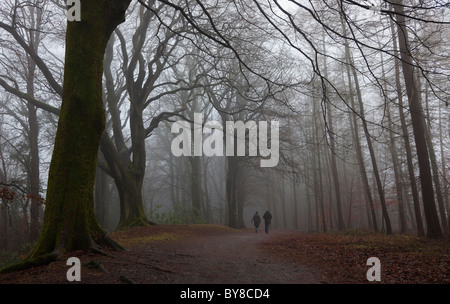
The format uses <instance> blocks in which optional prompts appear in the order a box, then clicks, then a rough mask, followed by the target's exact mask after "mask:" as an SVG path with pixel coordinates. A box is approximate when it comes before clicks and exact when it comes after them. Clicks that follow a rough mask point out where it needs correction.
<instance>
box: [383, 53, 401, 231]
mask: <svg viewBox="0 0 450 304" xmlns="http://www.w3.org/2000/svg"><path fill="white" fill-rule="evenodd" d="M381 70H382V76H383V79H384V80H385V82H384V83H385V87H384V90H385V92H387V88H386V81H387V80H386V75H385V72H384V61H383V58H381ZM385 102H386V116H387V119H388V126H389V146H390V152H391V158H392V167H393V168H394V178H395V189H396V194H397V204H398V216H399V222H400V233H405V232H406V230H407V227H406V225H407V224H406V216H405V208H404V205H403V191H402V182H403V178H402V174H401V167H400V164H399V162H398V153H397V147H396V142H395V138H394V130H393V128H394V124H393V123H392V117H391V109H390V104H389V100H386V101H385Z"/></svg>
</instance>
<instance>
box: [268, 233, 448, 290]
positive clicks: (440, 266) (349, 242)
mask: <svg viewBox="0 0 450 304" xmlns="http://www.w3.org/2000/svg"><path fill="white" fill-rule="evenodd" d="M264 246H266V247H267V249H269V250H270V251H271V252H272V253H273V254H274V255H278V256H279V257H280V258H289V259H294V260H296V261H297V262H298V263H303V264H305V263H308V264H313V265H316V266H317V267H319V268H320V269H322V270H323V272H325V273H326V275H327V276H328V277H329V278H330V280H331V281H334V282H335V283H352V284H353V283H354V284H359V283H373V282H369V281H368V280H367V277H366V273H367V271H368V270H369V268H370V266H367V265H366V262H367V259H368V258H369V257H377V258H379V260H380V262H381V282H379V283H382V284H415V283H420V284H424V283H425V284H427V283H440V284H445V283H447V284H448V283H450V249H449V248H450V241H449V239H448V236H447V238H446V239H441V240H431V239H427V238H419V237H415V236H405V235H392V236H386V235H382V234H375V233H369V232H367V233H356V234H353V233H344V234H337V233H330V234H319V233H317V234H301V235H296V236H292V237H291V238H286V239H283V240H279V241H278V242H276V243H273V244H269V243H266V244H264Z"/></svg>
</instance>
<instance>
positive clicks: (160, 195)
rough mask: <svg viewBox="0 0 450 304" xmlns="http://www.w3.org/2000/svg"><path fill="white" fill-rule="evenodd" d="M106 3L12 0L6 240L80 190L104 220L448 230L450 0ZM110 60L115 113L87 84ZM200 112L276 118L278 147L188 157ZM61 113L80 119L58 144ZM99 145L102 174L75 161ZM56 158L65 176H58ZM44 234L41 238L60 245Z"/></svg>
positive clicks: (23, 234) (0, 40)
mask: <svg viewBox="0 0 450 304" xmlns="http://www.w3.org/2000/svg"><path fill="white" fill-rule="evenodd" d="M96 2H99V3H98V4H89V5H90V6H92V8H90V9H91V10H90V11H89V12H92V13H87V12H88V11H86V10H87V8H86V9H84V8H83V5H84V4H85V5H88V4H87V3H88V2H86V1H81V3H82V9H81V10H82V11H81V20H82V21H81V22H73V23H70V22H69V23H67V20H66V19H65V17H66V6H65V3H64V1H55V0H53V1H50V0H39V1H38V0H33V1H27V2H24V1H14V0H4V1H2V2H1V4H0V16H1V17H0V20H1V21H0V45H1V53H0V85H1V87H2V89H0V160H1V166H0V182H1V187H2V189H3V191H0V197H1V201H0V250H11V251H13V250H18V249H19V248H21V246H23V245H24V244H27V243H33V242H35V241H37V240H38V238H39V237H40V235H41V227H42V225H43V223H45V222H46V221H56V222H58V221H59V222H58V223H61V222H62V221H65V220H67V219H65V217H58V219H56V217H53V216H50V215H49V216H48V218H47V217H46V218H45V219H44V211H47V209H49V206H50V205H54V204H59V203H61V204H62V205H61V206H72V205H70V200H71V199H72V197H76V196H77V195H76V193H80V195H79V196H80V197H81V198H77V199H80V200H83V204H85V205H83V206H84V207H83V208H85V210H87V212H86V214H89V213H90V210H91V209H92V211H94V210H95V219H96V221H97V222H98V224H99V225H100V227H101V228H102V230H104V231H113V230H115V229H126V228H128V227H133V226H139V225H148V224H153V223H170V224H181V223H193V222H195V223H212V224H220V225H227V226H231V227H235V228H242V227H245V226H250V221H251V215H252V214H253V213H254V212H255V211H260V212H263V211H265V210H266V209H269V210H270V211H271V213H272V214H273V216H274V219H273V221H272V225H273V228H275V229H284V228H288V229H299V230H304V231H324V232H326V231H330V230H344V229H370V230H374V231H379V232H383V233H387V234H392V233H413V234H418V235H427V236H429V237H440V236H442V235H443V233H444V232H446V231H448V229H449V221H450V216H449V211H450V206H449V181H448V172H447V171H448V170H449V168H448V164H449V148H450V138H449V136H450V115H449V114H450V113H449V110H448V107H447V106H448V104H447V103H448V100H449V93H450V88H449V83H450V82H449V77H450V71H449V70H450V58H449V52H448V50H449V48H450V28H449V26H450V25H449V22H450V20H449V16H450V13H449V7H448V3H446V2H444V1H420V2H419V1H406V0H405V1H401V0H391V1H378V0H371V1H350V0H343V1H336V0H323V1H302V0H297V1H265V0H254V1H223V0H215V1H199V0H197V1H165V0H159V1H152V0H150V1H144V0H142V1H131V3H130V1H124V0H114V1H109V2H110V3H114V5H112V7H111V8H108V7H107V8H106V9H110V11H111V12H112V15H111V16H112V17H111V16H110V15H108V17H105V16H103V17H100V16H98V15H95V9H94V6H96V8H101V5H106V4H105V3H106V2H107V1H106V2H105V1H96ZM109 2H108V3H109ZM118 7H120V10H122V11H121V12H122V13H123V12H125V16H124V19H123V18H122V17H123V16H119V14H118V15H117V16H115V15H113V13H116V12H118V13H120V12H119V11H120V10H119V9H118ZM83 18H84V19H83ZM96 18H97V19H101V18H110V19H108V20H106V21H105V24H106V23H107V22H110V21H111V22H110V23H111V24H109V23H107V24H108V28H107V30H108V31H110V32H111V33H112V34H111V35H110V36H109V35H107V36H106V37H105V39H106V38H107V39H106V40H105V45H104V46H101V45H100V46H99V47H98V50H99V53H98V54H97V53H96V52H97V49H93V48H94V47H95V46H92V43H91V46H90V47H91V48H92V49H90V51H92V54H94V53H95V54H97V56H102V57H103V58H104V59H103V61H102V63H101V64H100V65H99V66H98V67H99V68H98V69H97V70H95V71H93V70H92V71H91V70H90V67H93V66H95V64H96V63H97V61H95V60H94V59H93V58H94V57H93V56H94V55H92V56H91V55H89V54H90V53H89V52H87V53H83V52H76V51H74V50H75V49H77V48H78V50H79V49H82V48H83V47H85V49H84V50H89V49H88V45H89V43H90V42H89V39H92V41H100V40H101V39H100V38H99V39H97V40H94V38H89V37H90V36H89V35H90V34H93V33H95V34H99V33H100V30H96V29H98V28H97V27H95V26H93V25H92V26H91V23H92V24H93V21H92V20H96ZM114 18H115V19H114ZM102 21H104V20H102ZM90 22H91V23H90ZM75 23H76V24H75ZM90 26H91V27H90ZM99 28H100V27H99ZM108 31H105V33H108ZM66 33H67V35H66ZM69 33H71V35H69ZM80 33H84V34H80ZM88 33H89V35H88ZM72 40H73V41H72ZM106 41H107V43H106ZM70 43H72V44H70ZM83 43H85V44H86V45H85V46H83ZM103 49H104V52H103ZM100 50H101V52H100ZM77 56H78V57H77ZM83 56H85V57H83ZM89 56H91V57H89ZM69 58H70V62H69V60H68V59H69ZM86 58H88V59H89V58H91V59H92V61H91V60H86ZM99 58H101V57H99ZM65 64H66V65H65ZM69 68H70V69H69ZM101 68H102V69H103V70H101ZM77 69H78V70H77ZM88 71H89V72H88ZM69 72H70V73H72V74H70V75H72V76H71V78H69ZM95 73H101V76H102V77H101V78H102V82H101V92H99V94H98V99H99V100H100V99H101V101H102V103H101V104H102V105H103V108H104V109H105V111H104V114H103V110H101V109H100V108H93V107H90V105H91V104H94V102H93V101H92V102H86V103H84V100H87V99H89V98H92V99H93V100H94V99H95V98H97V97H96V96H97V95H96V93H95V94H93V93H92V92H95V91H94V89H93V88H89V89H87V88H88V87H89V81H88V80H89V79H95V77H94V76H93V75H97V74H95ZM90 77H91V78H90ZM97 78H98V77H97ZM68 79H70V81H69V80H68ZM99 79H100V78H99ZM64 80H65V83H64ZM84 80H86V81H85V84H84V85H85V86H82V85H79V83H81V82H83V81H84ZM91 83H92V82H91ZM91 89H92V90H93V91H90V90H91ZM65 90H66V91H65ZM69 90H71V91H70V92H71V94H72V95H70V96H71V98H72V97H73V98H72V99H70V98H69V97H68V96H69V93H67V92H69ZM94 95H95V96H94ZM65 98H66V99H67V100H69V99H70V100H72V101H71V102H67V106H65V107H61V105H62V104H64V103H65ZM77 105H78V106H77ZM93 113H96V114H95V115H99V116H97V117H100V120H95V119H94V118H92V120H90V119H91V118H90V117H91V114H93ZM195 113H202V114H201V117H200V119H201V121H202V123H203V124H204V123H206V122H207V121H217V122H218V123H220V124H221V125H225V123H226V122H227V121H241V122H243V123H246V122H249V121H268V122H269V121H276V122H277V123H278V124H279V162H278V164H277V165H276V166H274V167H261V166H260V162H261V160H262V157H261V155H259V154H258V155H256V156H250V155H249V153H247V154H245V155H244V156H237V154H234V156H227V154H226V153H223V155H224V156H213V157H209V156H205V155H203V156H194V154H192V155H191V156H183V155H182V156H175V155H174V154H173V153H172V151H171V143H172V141H173V140H174V138H175V137H176V136H177V134H173V133H171V126H172V125H173V124H174V123H180V122H181V121H183V122H185V123H187V124H188V125H192V124H193V123H194V118H195V117H194V115H195ZM103 115H104V116H103ZM102 117H104V120H103V121H102ZM58 122H59V125H58ZM64 122H66V124H65V123H64ZM89 128H90V129H89ZM103 128H104V130H103ZM57 130H58V132H60V131H61V130H64V132H66V133H65V135H62V131H61V135H60V137H59V138H60V139H61V141H59V140H60V139H58V140H57V141H58V142H59V143H60V144H58V145H55V144H54V143H55V137H57V135H56V131H57ZM86 130H92V131H89V132H86ZM96 130H97V131H99V132H102V133H99V139H98V140H97V139H95V138H91V135H93V133H94V131H96ZM192 130H193V131H192V132H194V128H192ZM269 133H270V132H268V133H267V134H269ZM68 134H72V135H70V136H69V135H68ZM223 134H224V136H225V133H223ZM249 135H250V134H249V132H247V133H246V143H247V146H248V143H249ZM236 136H237V134H236ZM63 137H64V140H62V138H63ZM93 137H94V136H93ZM205 137H206V136H205ZM96 140H97V141H99V144H96ZM270 141H271V136H268V139H267V143H268V145H267V147H269V146H270ZM63 142H64V144H63ZM63 147H65V149H66V150H64V152H61V151H63V150H59V149H60V148H61V149H62V148H63ZM215 148H217V147H215ZM248 148H249V147H247V149H248ZM223 149H225V147H223ZM85 151H91V152H92V153H96V154H92V155H97V160H96V162H95V161H94V162H92V164H93V165H94V166H96V173H95V178H94V176H93V174H91V173H89V172H93V171H92V169H91V167H89V168H88V167H86V168H85V167H84V165H83V166H81V165H78V163H77V161H80V163H79V164H85V163H86V162H84V159H83V157H85V156H84V152H85ZM97 151H98V153H97ZM224 151H225V150H224ZM247 151H248V150H247ZM52 155H53V159H52ZM55 155H58V157H56V156H55ZM86 157H87V156H86ZM53 162H55V165H53ZM56 162H58V164H59V165H56ZM50 163H52V167H53V168H54V170H55V171H54V172H56V171H57V170H59V172H62V173H65V175H64V176H66V177H67V176H69V177H67V180H66V181H61V182H60V183H65V184H58V186H53V188H52V187H51V185H52V184H53V183H55V184H54V185H56V183H57V181H56V180H57V179H58V178H56V177H55V178H53V179H52V178H49V175H50V176H52V174H51V173H50V174H49V171H50V172H52V170H51V169H50ZM69 165H70V166H69ZM86 166H87V165H86ZM64 168H65V169H64ZM78 169H79V171H77V170H78ZM94 169H95V167H94ZM72 170H73V172H75V173H79V174H78V175H77V174H75V173H73V174H72ZM83 170H85V171H83ZM64 171H65V172H64ZM83 172H87V173H86V174H85V173H83ZM55 174H56V173H55ZM55 176H62V175H55ZM91 176H92V177H91ZM94 181H95V184H94ZM79 183H80V184H81V183H85V184H84V185H78V184H79ZM69 184H70V185H69ZM72 184H73V185H72ZM63 185H64V187H63ZM66 185H67V186H66ZM69 187H71V190H70V191H72V192H70V193H71V194H70V195H69V194H67V195H64V194H63V193H66V192H64V191H66V190H65V189H66V188H67V189H69ZM77 187H79V188H77ZM63 188H64V189H63ZM47 189H54V190H52V191H54V192H52V191H50V190H49V192H52V193H53V194H52V195H55V196H52V198H51V199H49V192H48V191H47ZM58 191H59V192H58ZM67 191H69V190H67ZM67 193H69V192H67ZM81 193H82V194H81ZM56 194H58V195H60V196H62V197H65V198H63V199H62V200H64V199H65V201H64V202H62V201H61V198H56ZM49 200H50V201H51V204H50V203H49ZM91 203H92V204H91ZM65 208H66V207H61V209H60V210H66V209H65ZM67 208H69V207H67ZM67 212H69V211H67ZM76 212H78V211H76ZM87 216H89V215H87ZM93 221H95V220H93V219H89V220H88V221H87V222H88V223H89V225H88V226H89V227H90V229H91V230H90V231H91V232H89V231H88V232H87V233H88V234H90V236H91V237H90V238H91V239H92V240H93V242H96V241H97V239H96V237H95V236H96V235H97V234H98V233H97V232H96V233H92V231H97V230H96V229H97V228H92V227H93V226H92V225H93V224H92V223H93ZM61 225H62V224H61ZM44 226H45V225H44ZM68 226H70V225H68ZM49 229H50V228H45V229H43V230H42V231H43V232H44V231H45V233H50V232H49ZM74 230H75V228H74ZM61 233H62V232H61ZM64 233H66V234H65V235H67V233H69V232H67V231H65V232H64ZM69 234H70V233H69ZM61 242H62V243H64V242H66V243H70V244H72V243H75V244H76V243H77V242H69V241H67V240H65V241H61ZM40 243H41V245H40V246H41V247H39V248H41V249H39V250H36V251H35V252H36V254H38V253H43V252H45V251H51V249H47V248H51V246H52V245H48V244H47V243H46V242H45V241H43V240H41V242H40ZM43 243H46V244H47V245H46V246H47V247H45V248H46V249H42V248H43V247H44V245H42V244H43ZM91 245H92V244H91ZM74 246H75V247H76V245H74ZM83 246H84V245H83ZM83 246H81V247H83Z"/></svg>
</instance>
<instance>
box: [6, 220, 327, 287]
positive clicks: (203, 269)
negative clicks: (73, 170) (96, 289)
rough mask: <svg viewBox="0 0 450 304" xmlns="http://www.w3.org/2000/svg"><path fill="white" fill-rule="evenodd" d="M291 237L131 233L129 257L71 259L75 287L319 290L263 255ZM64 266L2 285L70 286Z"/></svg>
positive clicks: (168, 230)
mask: <svg viewBox="0 0 450 304" xmlns="http://www.w3.org/2000/svg"><path fill="white" fill-rule="evenodd" d="M154 229H159V230H158V231H155V230H154ZM180 229H182V230H180ZM292 233H293V232H287V231H285V232H283V231H277V230H273V231H271V232H270V233H269V234H266V233H264V232H259V233H254V231H253V230H251V229H248V230H243V231H229V230H223V231H222V230H216V228H214V229H205V227H200V228H199V227H192V226H189V227H188V226H185V227H181V228H180V227H176V228H173V227H170V226H168V227H158V228H153V227H152V228H144V229H141V230H132V231H131V232H125V233H124V234H123V235H122V236H121V237H122V239H123V240H128V241H129V240H132V241H133V242H135V243H133V244H134V245H133V246H131V248H130V250H129V251H125V252H122V251H108V254H109V256H103V255H99V254H93V253H86V252H79V253H75V256H77V257H78V258H79V259H80V261H81V264H82V265H84V266H83V267H82V268H81V282H79V283H82V284H96V283H104V284H119V283H126V282H127V281H128V282H134V283H136V284H250V283H251V284H309V283H312V284H319V283H321V282H323V281H326V279H325V278H324V277H323V276H322V275H321V273H320V272H319V271H318V270H317V269H315V268H314V267H312V266H307V265H299V264H297V263H294V262H292V261H287V260H282V259H281V258H280V257H278V256H277V255H276V254H273V253H272V254H268V253H267V252H265V251H264V244H265V243H267V242H271V241H274V240H278V239H280V238H282V237H285V236H289V235H292ZM296 233H298V232H296ZM165 238H167V239H165ZM155 239H156V241H155ZM149 240H151V241H149ZM71 256H74V253H71ZM66 261H67V259H65V257H64V258H62V259H61V260H59V261H57V262H55V263H52V264H50V265H46V266H41V267H37V268H33V269H29V270H25V271H20V272H16V273H12V274H4V275H0V283H41V284H42V283H43V284H47V283H52V284H59V283H68V281H67V278H66V273H67V271H68V269H69V266H67V265H66ZM91 261H96V262H98V263H100V264H101V265H102V266H103V267H104V270H99V269H93V268H91V267H87V266H86V264H87V263H88V262H91Z"/></svg>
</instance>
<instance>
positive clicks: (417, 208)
mask: <svg viewBox="0 0 450 304" xmlns="http://www.w3.org/2000/svg"><path fill="white" fill-rule="evenodd" d="M391 32H392V36H393V37H394V39H393V40H392V41H393V47H394V53H395V56H397V57H398V47H397V40H396V38H395V30H394V23H393V22H392V21H391ZM395 86H396V90H397V98H398V106H399V116H400V122H401V126H402V135H403V140H404V142H405V145H404V146H405V152H406V164H407V167H408V175H409V184H410V186H411V194H412V197H413V204H414V215H415V221H416V229H417V235H419V236H424V235H425V230H424V228H423V222H422V215H421V211H420V201H419V191H418V189H417V184H416V177H415V173H414V164H413V155H412V151H411V144H410V141H409V134H408V127H407V124H406V115H405V112H404V105H403V94H402V86H401V83H400V60H399V59H398V58H395Z"/></svg>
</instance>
